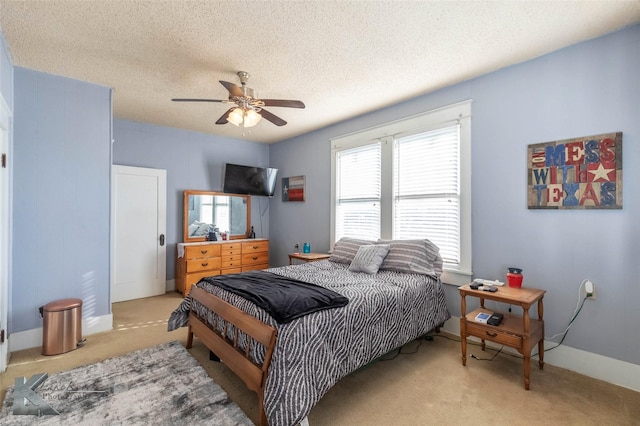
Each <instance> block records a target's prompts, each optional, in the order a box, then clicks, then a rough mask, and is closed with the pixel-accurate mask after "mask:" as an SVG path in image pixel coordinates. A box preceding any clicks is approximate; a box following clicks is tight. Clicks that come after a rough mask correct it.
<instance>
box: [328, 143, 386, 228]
mask: <svg viewBox="0 0 640 426" xmlns="http://www.w3.org/2000/svg"><path fill="white" fill-rule="evenodd" d="M381 170H382V161H381V149H380V143H379V142H375V143H372V144H368V145H364V146H359V147H357V148H351V149H347V150H343V151H340V152H338V153H337V154H336V176H335V178H336V239H340V238H342V237H354V238H366V239H377V238H379V237H380V196H381V188H380V180H381V179H380V177H381Z"/></svg>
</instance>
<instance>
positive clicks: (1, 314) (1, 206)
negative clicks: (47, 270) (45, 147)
mask: <svg viewBox="0 0 640 426" xmlns="http://www.w3.org/2000/svg"><path fill="white" fill-rule="evenodd" d="M0 156H1V160H0V161H1V163H0V330H1V331H0V333H2V336H3V337H4V339H3V340H4V341H3V342H1V343H0V372H2V371H5V370H6V368H7V361H8V358H9V349H8V348H9V340H8V336H7V334H8V330H7V320H8V319H9V315H8V311H9V164H8V163H9V111H8V109H7V106H6V103H5V102H4V99H3V98H2V96H0Z"/></svg>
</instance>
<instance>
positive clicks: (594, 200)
mask: <svg viewBox="0 0 640 426" xmlns="http://www.w3.org/2000/svg"><path fill="white" fill-rule="evenodd" d="M527 164H528V175H529V176H528V178H527V190H528V194H527V205H528V207H529V208H530V209H621V208H622V132H617V133H607V134H604V135H596V136H588V137H582V138H575V139H565V140H561V141H554V142H545V143H538V144H534V145H529V148H528V155H527Z"/></svg>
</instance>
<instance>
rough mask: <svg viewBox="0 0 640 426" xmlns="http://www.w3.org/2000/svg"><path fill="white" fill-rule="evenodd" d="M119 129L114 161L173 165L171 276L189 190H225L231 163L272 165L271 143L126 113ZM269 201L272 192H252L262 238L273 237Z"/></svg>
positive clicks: (116, 125)
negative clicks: (225, 174)
mask: <svg viewBox="0 0 640 426" xmlns="http://www.w3.org/2000/svg"><path fill="white" fill-rule="evenodd" d="M212 125H213V124H212ZM113 134H114V140H115V142H114V144H113V164H119V165H124V166H135V167H149V168H155V169H164V170H166V171H167V235H166V238H167V279H168V280H170V279H173V278H175V258H176V243H179V242H182V193H183V191H184V190H185V189H196V190H201V191H222V178H223V170H224V164H225V163H235V164H245V165H250V166H262V167H266V166H268V165H269V146H268V145H265V144H258V143H255V142H247V141H243V140H240V139H230V138H221V137H216V136H212V135H207V134H204V133H197V132H191V131H186V130H180V129H173V128H169V127H161V126H155V125H152V124H143V123H137V122H133V121H126V120H120V119H116V120H114V124H113ZM268 206H269V198H268V197H251V210H252V212H251V223H252V224H253V225H254V227H255V232H256V234H257V235H256V236H257V237H258V238H268V237H269V210H268ZM260 211H262V212H263V216H262V217H261V215H260Z"/></svg>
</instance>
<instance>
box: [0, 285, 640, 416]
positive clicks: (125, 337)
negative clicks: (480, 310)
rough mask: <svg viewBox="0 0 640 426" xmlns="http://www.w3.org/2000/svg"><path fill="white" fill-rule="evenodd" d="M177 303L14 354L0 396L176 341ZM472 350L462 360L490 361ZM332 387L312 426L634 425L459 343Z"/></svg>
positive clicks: (217, 369) (581, 395)
mask: <svg viewBox="0 0 640 426" xmlns="http://www.w3.org/2000/svg"><path fill="white" fill-rule="evenodd" d="M181 301H182V297H181V296H180V295H179V294H178V293H176V292H171V293H167V294H165V295H163V296H157V297H150V298H146V299H138V300H132V301H128V302H119V303H114V304H113V305H112V309H113V321H114V324H113V326H114V329H113V330H112V331H108V332H104V333H100V334H95V335H91V336H86V337H87V343H86V345H85V346H84V347H82V348H80V349H77V350H74V351H71V352H68V353H66V354H62V355H56V356H49V357H47V356H43V355H41V354H40V352H41V349H40V348H33V349H27V350H24V351H19V352H14V353H12V354H11V360H10V362H9V367H8V368H7V371H6V372H4V373H2V374H0V398H2V397H3V395H4V392H5V390H6V389H7V388H8V387H9V386H12V385H13V381H14V378H15V377H20V376H25V377H30V376H31V375H33V374H35V373H38V372H42V371H47V372H49V374H50V375H52V374H53V373H56V372H59V371H66V370H69V369H72V368H75V367H77V366H82V365H86V364H90V363H96V362H100V361H101V360H104V359H106V358H111V357H115V356H120V355H124V354H126V353H129V352H131V351H134V350H138V349H142V348H147V347H152V346H155V345H158V344H162V343H166V342H170V341H174V340H175V341H178V342H180V344H181V345H182V346H184V345H185V343H186V337H187V330H186V329H184V328H183V329H180V330H176V331H172V332H167V331H166V330H167V319H168V318H169V315H170V313H171V312H172V311H173V310H174V309H175V308H176V307H177V306H178V304H179V303H180V302H181ZM188 352H189V353H190V354H191V355H192V356H193V357H194V358H195V359H196V360H197V361H198V364H199V365H201V366H202V367H203V368H204V369H205V370H206V372H207V374H208V375H209V376H210V377H212V378H213V380H214V381H215V382H216V383H217V384H219V385H220V387H222V388H223V389H224V390H225V392H226V393H227V394H228V395H229V398H230V399H231V400H232V401H234V402H235V403H236V404H237V405H238V406H239V407H240V408H241V409H242V411H244V413H245V414H246V415H247V416H248V417H249V418H250V419H251V420H252V421H253V422H254V423H257V422H258V420H259V416H258V409H257V398H256V395H255V393H254V392H251V391H250V390H248V389H247V387H246V386H245V385H244V383H243V382H242V381H241V380H240V379H239V378H238V377H237V376H236V375H235V374H234V373H233V372H231V371H230V370H229V369H228V368H227V367H226V366H225V365H224V364H221V363H217V362H211V361H209V351H208V349H207V348H206V347H205V346H204V345H203V344H202V342H201V341H200V340H198V339H195V341H194V344H193V348H192V349H189V350H188ZM494 353H495V351H494V350H489V349H488V350H487V351H486V352H482V351H481V350H480V348H479V347H478V346H476V345H470V346H469V351H468V355H469V356H470V355H471V354H474V355H475V356H476V357H478V358H479V359H491V358H492V357H493V356H494ZM384 359H386V360H387V361H382V360H380V361H378V362H374V363H371V364H370V365H368V366H366V367H364V368H361V369H360V370H358V371H356V372H354V373H352V374H350V375H349V376H347V377H345V378H344V379H342V380H341V381H340V382H338V383H337V384H336V385H335V386H334V387H333V388H332V389H331V390H330V391H329V392H328V393H327V394H326V395H325V396H324V397H323V398H322V399H321V400H320V401H319V402H318V404H317V405H316V406H315V407H314V408H313V409H312V410H311V413H310V414H309V424H310V425H311V426H325V425H326V426H372V425H375V426H377V425H394V426H405V425H406V426H418V425H474V426H484V425H487V426H489V425H491V426H493V425H496V424H497V425H507V424H508V425H510V426H519V425H523V426H528V425H540V424H543V425H562V426H565V425H580V426H584V425H594V426H596V425H597V426H601V425H635V426H638V425H640V420H639V419H640V393H639V392H634V391H632V390H630V389H625V388H622V387H620V386H615V385H612V384H610V383H606V382H603V381H601V380H597V379H593V378H591V377H586V376H583V375H580V374H576V373H573V372H571V371H568V370H565V369H562V368H558V367H555V366H553V365H550V364H546V365H545V367H544V370H539V369H538V368H537V367H536V366H535V363H532V368H531V390H529V391H526V390H524V386H523V384H522V360H521V359H520V358H518V357H516V356H511V355H509V354H505V353H504V352H503V353H500V354H499V355H497V356H496V357H495V358H494V359H493V360H492V361H485V360H479V359H471V358H470V359H468V360H467V366H466V367H463V366H462V365H461V362H460V342H459V338H458V337H457V336H451V335H447V334H445V333H442V334H441V335H439V336H438V337H436V338H435V339H434V341H432V342H428V341H424V340H421V341H416V342H411V343H409V344H407V345H406V346H405V347H404V348H403V349H402V353H400V354H398V353H397V351H395V352H393V353H391V354H388V355H387V356H385V357H384Z"/></svg>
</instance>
